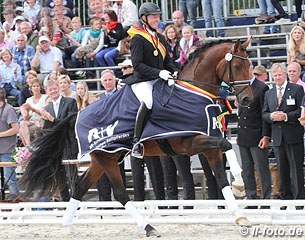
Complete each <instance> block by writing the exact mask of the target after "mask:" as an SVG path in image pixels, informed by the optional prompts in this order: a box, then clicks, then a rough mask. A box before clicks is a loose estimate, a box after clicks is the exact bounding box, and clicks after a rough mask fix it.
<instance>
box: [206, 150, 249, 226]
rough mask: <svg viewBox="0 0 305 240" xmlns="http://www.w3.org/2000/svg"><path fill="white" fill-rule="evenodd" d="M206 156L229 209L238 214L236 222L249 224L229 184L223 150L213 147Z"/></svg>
mask: <svg viewBox="0 0 305 240" xmlns="http://www.w3.org/2000/svg"><path fill="white" fill-rule="evenodd" d="M204 156H205V157H206V158H207V161H208V163H209V166H210V168H211V170H212V171H213V173H214V175H215V178H216V181H217V183H218V185H219V187H220V188H221V191H222V194H223V196H224V199H225V200H226V203H227V206H228V209H229V210H231V211H232V212H233V213H234V215H235V216H236V220H235V221H236V223H237V224H239V225H249V221H248V220H247V218H246V217H245V216H244V215H243V214H242V213H241V212H240V210H239V207H238V205H237V202H236V199H235V197H234V195H233V192H232V190H231V187H230V186H229V182H228V179H227V177H226V173H225V170H224V166H223V159H222V151H221V150H220V149H213V150H210V151H206V152H204Z"/></svg>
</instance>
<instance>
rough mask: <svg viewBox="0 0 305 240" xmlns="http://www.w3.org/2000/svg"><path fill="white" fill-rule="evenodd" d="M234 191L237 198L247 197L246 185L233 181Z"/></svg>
mask: <svg viewBox="0 0 305 240" xmlns="http://www.w3.org/2000/svg"><path fill="white" fill-rule="evenodd" d="M232 192H233V194H234V196H235V197H236V198H245V197H246V191H245V186H244V185H238V184H235V183H232Z"/></svg>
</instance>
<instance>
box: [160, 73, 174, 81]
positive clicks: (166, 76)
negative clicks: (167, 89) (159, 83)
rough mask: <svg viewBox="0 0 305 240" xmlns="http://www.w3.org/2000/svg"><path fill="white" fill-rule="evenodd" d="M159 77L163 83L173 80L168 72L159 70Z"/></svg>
mask: <svg viewBox="0 0 305 240" xmlns="http://www.w3.org/2000/svg"><path fill="white" fill-rule="evenodd" d="M159 77H160V78H162V79H163V80H165V81H167V80H168V79H173V76H172V74H171V72H169V71H167V70H161V71H160V72H159Z"/></svg>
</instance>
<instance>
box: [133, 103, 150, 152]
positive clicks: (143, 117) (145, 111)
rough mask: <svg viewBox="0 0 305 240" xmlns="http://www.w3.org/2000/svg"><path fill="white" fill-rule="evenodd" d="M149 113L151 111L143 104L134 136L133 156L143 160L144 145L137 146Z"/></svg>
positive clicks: (138, 114)
mask: <svg viewBox="0 0 305 240" xmlns="http://www.w3.org/2000/svg"><path fill="white" fill-rule="evenodd" d="M148 112H149V109H148V108H147V107H146V105H145V103H144V102H141V105H140V107H139V110H138V113H137V117H136V124H135V128H134V136H133V148H132V150H131V156H133V157H136V158H143V154H142V150H143V149H142V144H136V143H137V142H138V141H139V140H140V137H141V134H142V131H143V127H144V123H145V121H146V117H147V114H148Z"/></svg>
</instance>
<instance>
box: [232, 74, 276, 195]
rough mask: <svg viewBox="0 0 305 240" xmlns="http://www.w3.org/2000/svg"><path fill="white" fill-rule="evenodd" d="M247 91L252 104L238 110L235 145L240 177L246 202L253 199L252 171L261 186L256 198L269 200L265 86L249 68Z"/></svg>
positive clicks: (268, 126)
mask: <svg viewBox="0 0 305 240" xmlns="http://www.w3.org/2000/svg"><path fill="white" fill-rule="evenodd" d="M250 71H252V73H251V74H253V78H252V79H251V89H252V92H253V97H254V98H253V102H252V103H251V104H250V105H249V106H248V107H242V106H238V128H237V144H238V147H239V151H240V156H241V162H242V170H243V171H242V175H243V180H244V182H245V191H246V195H247V199H256V198H257V191H256V189H257V187H256V181H255V174H254V169H256V171H257V173H258V178H259V181H260V184H261V186H262V193H261V196H260V198H262V199H269V198H270V196H271V176H270V171H269V160H268V154H267V147H268V144H269V139H270V125H269V124H268V123H267V122H265V121H263V119H262V109H263V105H264V96H265V92H266V91H268V90H269V88H268V86H267V85H266V84H265V83H263V82H262V81H260V80H259V79H257V78H256V75H259V74H263V73H262V72H259V68H255V69H253V68H251V69H250Z"/></svg>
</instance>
